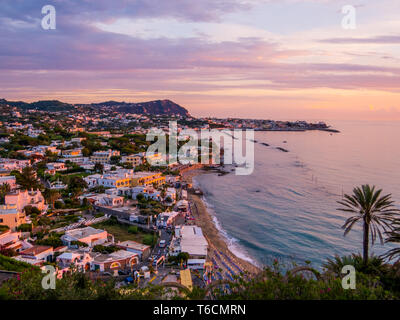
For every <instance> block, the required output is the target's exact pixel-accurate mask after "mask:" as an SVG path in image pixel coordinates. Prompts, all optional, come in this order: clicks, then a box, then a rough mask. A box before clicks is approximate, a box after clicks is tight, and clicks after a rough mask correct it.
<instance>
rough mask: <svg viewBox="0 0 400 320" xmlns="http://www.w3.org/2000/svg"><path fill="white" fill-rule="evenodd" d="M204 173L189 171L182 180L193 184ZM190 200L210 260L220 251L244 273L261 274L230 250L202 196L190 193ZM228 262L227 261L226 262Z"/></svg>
mask: <svg viewBox="0 0 400 320" xmlns="http://www.w3.org/2000/svg"><path fill="white" fill-rule="evenodd" d="M204 173H205V172H204V171H203V170H201V169H196V170H191V171H187V172H185V173H183V174H182V180H183V181H185V182H187V183H190V184H191V183H192V179H193V177H195V176H196V175H198V174H204ZM188 198H189V200H190V201H192V202H193V204H194V206H193V207H194V210H193V216H194V218H195V219H196V225H198V226H199V227H200V228H201V229H202V231H203V234H204V236H205V237H206V239H207V241H208V243H209V258H210V259H211V258H212V257H214V256H215V252H216V251H217V252H218V251H220V252H221V253H223V255H225V256H227V257H229V259H231V261H233V262H234V263H235V264H237V265H238V266H239V267H240V268H241V269H242V270H243V271H247V272H248V273H250V274H253V275H254V274H257V273H259V272H260V271H261V270H260V269H259V268H258V267H256V266H254V265H253V264H251V263H250V262H248V261H246V260H243V259H241V258H239V257H237V256H236V255H235V254H233V253H232V251H231V250H230V249H229V248H228V245H227V243H226V241H225V239H224V237H223V236H222V235H221V233H220V232H219V230H218V229H217V228H216V226H215V224H214V221H213V217H212V216H211V214H210V213H209V212H208V211H207V207H206V206H205V204H204V202H203V200H202V199H201V196H200V195H197V194H194V193H191V192H188ZM227 261H228V260H225V262H227Z"/></svg>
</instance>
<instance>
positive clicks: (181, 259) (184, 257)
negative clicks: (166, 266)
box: [176, 252, 190, 265]
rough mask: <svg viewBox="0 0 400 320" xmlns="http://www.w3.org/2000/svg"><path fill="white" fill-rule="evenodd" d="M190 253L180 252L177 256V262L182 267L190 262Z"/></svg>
mask: <svg viewBox="0 0 400 320" xmlns="http://www.w3.org/2000/svg"><path fill="white" fill-rule="evenodd" d="M189 257H190V256H189V253H187V252H179V253H178V255H177V256H176V260H178V261H179V263H180V264H181V265H182V263H186V262H187V261H188V260H189Z"/></svg>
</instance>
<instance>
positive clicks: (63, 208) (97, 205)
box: [0, 100, 329, 290]
mask: <svg viewBox="0 0 400 320" xmlns="http://www.w3.org/2000/svg"><path fill="white" fill-rule="evenodd" d="M170 103H172V102H170ZM10 104H11V105H10ZM10 104H7V103H6V101H5V100H3V101H2V104H0V109H1V110H0V114H1V127H0V156H1V158H0V186H1V189H0V197H1V202H2V204H1V205H0V254H2V255H4V256H7V257H10V258H11V259H14V260H15V261H18V262H21V263H25V264H28V265H32V266H36V267H39V268H42V269H44V268H45V267H46V266H53V267H54V268H55V270H56V271H55V273H56V276H57V278H62V277H63V276H65V274H71V273H73V272H83V273H85V274H87V276H88V277H91V278H96V279H98V278H100V279H107V278H112V279H115V280H116V283H117V284H116V285H118V286H119V287H126V286H130V285H135V286H139V287H146V286H148V285H150V284H153V285H163V284H167V285H171V284H172V286H174V285H175V286H181V287H182V286H183V287H184V288H189V289H191V288H193V286H197V287H200V288H204V287H206V286H207V285H210V284H212V283H213V282H215V281H224V280H226V281H235V277H237V276H239V275H246V277H252V276H254V275H256V274H257V273H258V272H259V271H260V270H259V269H258V267H256V266H254V265H252V264H251V263H249V262H248V261H245V260H242V259H240V258H238V257H237V256H235V255H234V254H233V253H232V252H231V251H230V250H229V247H228V245H227V243H226V241H225V239H223V237H222V236H221V235H220V234H219V232H218V230H217V229H216V227H215V225H214V224H213V221H212V217H211V216H210V214H209V213H208V211H207V209H206V207H205V205H204V203H203V201H202V199H201V190H199V189H196V188H194V187H193V181H192V178H193V177H194V176H196V175H197V174H199V173H202V172H204V170H209V169H210V168H211V169H218V165H217V166H215V165H212V166H210V165H203V164H185V165H183V164H180V163H179V162H178V161H176V162H172V163H171V161H169V163H168V164H167V165H166V166H153V165H152V163H154V162H157V161H158V160H162V159H163V157H165V155H162V154H161V153H153V154H148V153H147V154H146V149H147V148H148V146H149V144H150V142H149V141H147V140H146V134H147V133H148V132H149V130H150V128H151V127H154V126H156V127H158V128H161V129H162V130H165V131H166V132H167V129H168V123H169V121H177V123H178V125H179V129H180V130H183V129H187V128H193V129H195V130H201V129H210V128H212V129H218V128H220V129H224V128H234V129H254V130H315V129H320V130H328V129H329V128H328V126H327V125H326V124H324V123H319V124H308V123H306V122H302V121H298V122H295V123H291V122H278V121H261V120H239V119H212V118H207V119H206V118H204V119H198V118H194V117H192V116H190V115H189V114H188V113H187V111H183V112H182V111H181V110H179V109H177V111H176V110H175V111H171V112H172V113H171V112H170V114H146V113H143V114H133V113H129V112H128V113H127V112H123V111H113V110H114V109H113V105H109V104H108V105H107V104H106V105H105V106H104V105H100V106H98V107H97V109H94V107H93V106H88V105H84V106H83V105H79V106H76V105H74V106H71V105H64V104H60V103H59V102H54V101H47V102H40V103H36V104H23V103H10ZM150 105H151V103H150ZM107 107H108V108H109V110H107ZM166 108H167V110H168V107H166ZM174 108H175V109H176V108H178V107H177V106H174ZM179 108H182V107H180V106H179ZM182 109H183V108H182ZM173 112H177V113H173ZM1 272H2V271H0V273H1ZM2 276H3V277H5V278H7V277H12V276H13V273H7V272H3V273H2ZM223 289H224V290H229V287H225V288H223Z"/></svg>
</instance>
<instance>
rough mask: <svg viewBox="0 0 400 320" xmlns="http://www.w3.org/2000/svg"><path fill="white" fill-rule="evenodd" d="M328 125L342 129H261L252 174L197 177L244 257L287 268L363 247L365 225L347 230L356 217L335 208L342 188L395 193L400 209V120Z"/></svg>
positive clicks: (232, 243)
mask: <svg viewBox="0 0 400 320" xmlns="http://www.w3.org/2000/svg"><path fill="white" fill-rule="evenodd" d="M329 124H330V125H331V126H332V127H333V128H335V129H337V130H340V133H330V132H325V131H305V132H281V131H278V132H277V131H267V132H255V137H254V140H256V141H257V143H255V149H254V150H255V168H254V171H253V173H252V174H251V175H248V176H240V175H235V173H234V172H230V173H229V174H226V175H222V176H219V175H218V174H216V173H206V174H202V175H199V176H197V177H196V178H195V179H194V184H195V185H196V186H198V187H199V188H201V189H202V191H203V193H204V196H203V201H204V202H205V204H206V205H207V208H208V210H209V212H210V213H211V215H212V216H213V219H214V223H215V224H216V225H217V228H218V229H219V231H220V232H221V233H222V235H223V236H224V238H225V240H226V241H227V243H228V246H229V248H230V249H231V250H232V251H233V253H235V254H236V255H237V256H238V257H240V258H243V259H246V260H248V261H250V262H252V263H253V264H255V265H258V266H265V265H271V264H272V262H273V261H275V259H277V260H278V261H280V262H281V264H282V265H284V266H290V265H301V264H306V263H307V264H309V263H311V265H312V266H314V267H315V268H318V269H321V268H322V265H323V263H324V262H326V261H327V258H333V257H334V256H335V254H338V255H340V256H345V255H350V254H352V253H361V252H362V225H361V224H358V225H355V226H354V227H353V230H352V231H351V232H350V233H349V234H347V235H346V237H344V235H343V229H342V228H341V227H342V225H343V224H344V222H345V221H346V219H347V218H348V217H349V216H350V214H348V213H344V212H342V211H339V210H337V209H338V208H339V207H340V205H339V204H338V203H337V201H339V200H341V199H342V197H343V194H346V193H347V194H350V193H352V190H353V188H354V187H355V186H361V185H362V184H370V185H375V186H376V187H377V188H379V189H383V194H389V193H390V194H392V198H393V200H394V201H395V203H396V206H397V207H398V208H399V209H400V170H399V169H400V143H399V140H400V122H388V121H387V122H367V121H336V122H330V123H329ZM261 143H267V144H269V145H270V146H265V145H262V144H261ZM277 147H281V148H284V149H286V150H288V151H289V152H283V151H281V150H278V149H276V148H277ZM226 170H227V171H230V169H229V166H227V167H226ZM393 247H394V245H393V244H384V245H383V246H382V245H381V244H380V243H379V241H377V242H376V243H375V245H374V246H373V247H372V249H371V252H372V253H373V254H376V255H380V254H382V253H385V252H386V251H387V250H389V249H391V248H393Z"/></svg>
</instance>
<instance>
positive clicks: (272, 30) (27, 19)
mask: <svg viewBox="0 0 400 320" xmlns="http://www.w3.org/2000/svg"><path fill="white" fill-rule="evenodd" d="M351 1H352V0H345V1H341V0H197V1H194V0H162V1H161V0H160V1H149V0H136V1H135V0H132V1H129V0H113V1H109V0H93V1H90V0H86V1H75V0H63V1H61V0H60V1H51V0H45V1H42V0H24V1H19V0H13V1H0V5H1V9H0V98H5V99H8V100H25V101H36V100H44V99H46V100H47V99H58V100H61V101H65V102H71V103H80V102H81V103H86V102H100V101H106V100H117V101H130V102H140V101H147V100H155V99H171V100H173V101H174V102H176V103H178V104H180V105H182V106H184V107H186V108H187V109H188V110H189V112H190V113H191V114H193V115H194V116H219V117H228V116H235V117H246V118H268V119H269V118H273V119H282V120H286V119H305V120H310V119H320V120H330V119H367V120H394V119H396V120H400V1H398V0H379V1H372V0H354V1H353V2H351ZM47 4H51V5H54V7H55V8H56V12H57V15H56V19H57V27H56V30H44V29H42V27H41V19H42V17H43V16H44V15H42V13H41V9H42V7H43V6H44V5H47ZM344 5H353V6H354V7H356V13H357V16H356V17H357V27H356V29H354V30H346V29H343V28H342V25H341V21H342V18H343V16H344V14H343V13H342V7H343V6H344Z"/></svg>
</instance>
